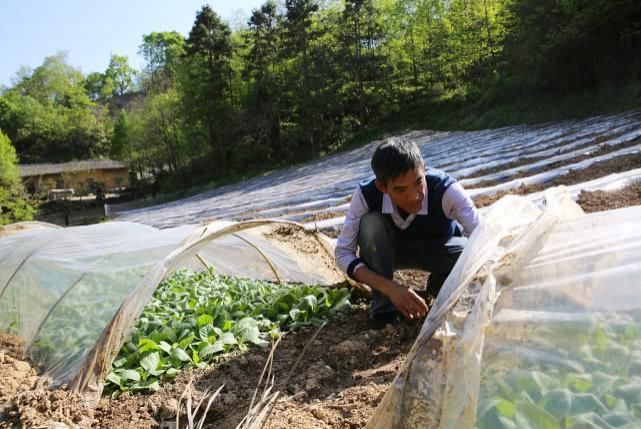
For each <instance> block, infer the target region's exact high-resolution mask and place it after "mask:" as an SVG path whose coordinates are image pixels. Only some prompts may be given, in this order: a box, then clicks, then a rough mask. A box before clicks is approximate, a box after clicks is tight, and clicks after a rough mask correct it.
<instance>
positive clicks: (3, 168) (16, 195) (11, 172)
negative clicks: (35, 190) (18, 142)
mask: <svg viewBox="0 0 641 429" xmlns="http://www.w3.org/2000/svg"><path fill="white" fill-rule="evenodd" d="M33 212H34V209H33V207H32V206H31V204H30V203H29V202H28V201H27V198H26V195H25V192H24V189H23V187H22V183H21V182H20V175H19V173H18V156H17V155H16V150H15V149H14V147H13V145H12V144H11V141H10V140H9V138H8V137H7V136H6V135H5V134H4V133H3V132H2V131H1V130H0V225H7V224H10V223H14V222H19V221H23V220H31V219H33Z"/></svg>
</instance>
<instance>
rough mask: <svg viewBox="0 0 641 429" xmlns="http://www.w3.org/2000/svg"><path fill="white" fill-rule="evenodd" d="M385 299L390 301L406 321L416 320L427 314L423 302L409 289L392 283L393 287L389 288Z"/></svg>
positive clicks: (425, 305)
mask: <svg viewBox="0 0 641 429" xmlns="http://www.w3.org/2000/svg"><path fill="white" fill-rule="evenodd" d="M387 297H388V298H389V299H390V301H392V303H393V304H394V307H396V309H397V310H398V311H400V312H401V314H403V316H405V317H406V318H408V319H418V318H421V317H423V316H425V314H427V304H425V300H424V299H423V298H421V297H420V296H418V295H417V294H416V292H414V291H413V290H412V289H410V288H406V287H403V286H401V285H398V284H396V283H394V287H390V288H389V292H388V295H387Z"/></svg>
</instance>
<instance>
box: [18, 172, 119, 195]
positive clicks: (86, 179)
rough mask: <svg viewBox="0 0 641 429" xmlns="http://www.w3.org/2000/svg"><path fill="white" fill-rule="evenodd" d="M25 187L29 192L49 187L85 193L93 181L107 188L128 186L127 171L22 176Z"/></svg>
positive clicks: (48, 188) (46, 190)
mask: <svg viewBox="0 0 641 429" xmlns="http://www.w3.org/2000/svg"><path fill="white" fill-rule="evenodd" d="M23 181H24V185H25V188H26V189H27V190H28V191H30V192H35V193H38V194H46V193H47V192H48V191H49V190H50V189H69V188H71V189H73V190H74V192H75V193H76V194H85V193H87V192H88V191H89V185H90V183H91V182H92V181H93V182H102V183H103V184H104V186H105V188H106V189H107V190H112V189H117V188H126V187H128V186H129V171H128V170H127V169H126V168H118V169H109V170H91V171H75V172H72V173H62V174H45V175H42V176H32V177H27V178H24V180H23Z"/></svg>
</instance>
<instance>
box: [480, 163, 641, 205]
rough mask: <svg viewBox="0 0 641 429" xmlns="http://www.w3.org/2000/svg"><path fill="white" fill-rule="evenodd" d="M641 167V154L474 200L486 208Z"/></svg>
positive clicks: (572, 171) (571, 171) (594, 165)
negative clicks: (505, 198)
mask: <svg viewBox="0 0 641 429" xmlns="http://www.w3.org/2000/svg"><path fill="white" fill-rule="evenodd" d="M639 167H641V154H638V153H636V154H633V155H626V156H620V157H617V158H612V159H609V160H607V161H604V162H599V163H596V164H593V165H591V166H589V167H587V168H584V169H582V170H570V171H568V172H567V173H566V174H563V175H561V176H558V177H557V178H555V179H554V180H552V181H550V182H547V183H542V184H538V185H529V186H521V187H519V188H514V189H510V190H508V191H500V192H497V193H496V194H493V195H481V196H478V197H476V198H474V204H476V207H485V206H489V205H491V204H493V203H494V202H496V201H497V200H499V199H501V197H503V196H505V195H508V194H513V195H527V194H531V193H534V192H539V191H542V190H544V189H547V188H551V187H554V186H560V185H574V184H577V183H582V182H587V181H589V180H593V179H597V178H599V177H603V176H607V175H608V174H612V173H620V172H622V171H629V170H633V169H635V168H639Z"/></svg>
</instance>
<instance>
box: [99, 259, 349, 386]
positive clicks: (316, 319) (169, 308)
mask: <svg viewBox="0 0 641 429" xmlns="http://www.w3.org/2000/svg"><path fill="white" fill-rule="evenodd" d="M349 297H350V292H349V290H347V289H328V288H322V287H319V286H305V285H299V284H283V285H279V284H272V283H268V282H264V281H255V280H249V279H244V278H237V277H228V276H223V275H216V274H214V273H212V272H203V273H191V272H188V271H178V272H177V273H176V274H174V275H173V276H172V277H171V278H170V279H168V280H166V281H165V282H163V283H162V284H161V285H160V286H159V287H158V289H157V290H156V292H155V293H154V295H153V297H152V299H151V300H150V302H149V303H148V304H147V306H146V307H145V309H144V310H143V313H142V315H141V316H140V318H139V319H138V321H137V322H136V324H135V327H134V328H133V330H132V332H131V333H130V334H129V338H128V339H127V340H126V342H125V345H124V346H123V348H122V349H121V351H120V353H119V354H118V356H117V357H116V359H115V360H114V362H113V364H112V369H111V371H110V372H109V374H108V375H107V381H106V386H105V387H106V389H105V391H106V392H107V393H110V394H112V395H118V394H120V393H121V392H124V391H150V390H156V389H158V388H159V383H160V382H162V381H163V380H167V379H171V378H173V377H175V376H176V374H178V372H179V371H180V370H181V369H182V368H186V367H194V366H196V367H199V366H203V365H206V363H207V362H210V361H212V360H214V359H216V358H217V357H219V356H221V355H224V354H225V353H229V352H230V351H232V350H235V349H240V350H243V349H246V348H247V347H248V346H249V345H250V344H254V345H258V346H264V345H266V344H267V343H268V341H267V340H266V338H267V337H268V335H270V334H271V335H274V336H277V335H279V332H280V329H281V328H283V327H289V328H297V327H299V326H303V325H319V324H321V323H323V320H324V319H326V318H328V317H331V316H332V315H335V314H336V313H337V312H339V311H342V310H345V309H347V308H349V307H350V302H349Z"/></svg>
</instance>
